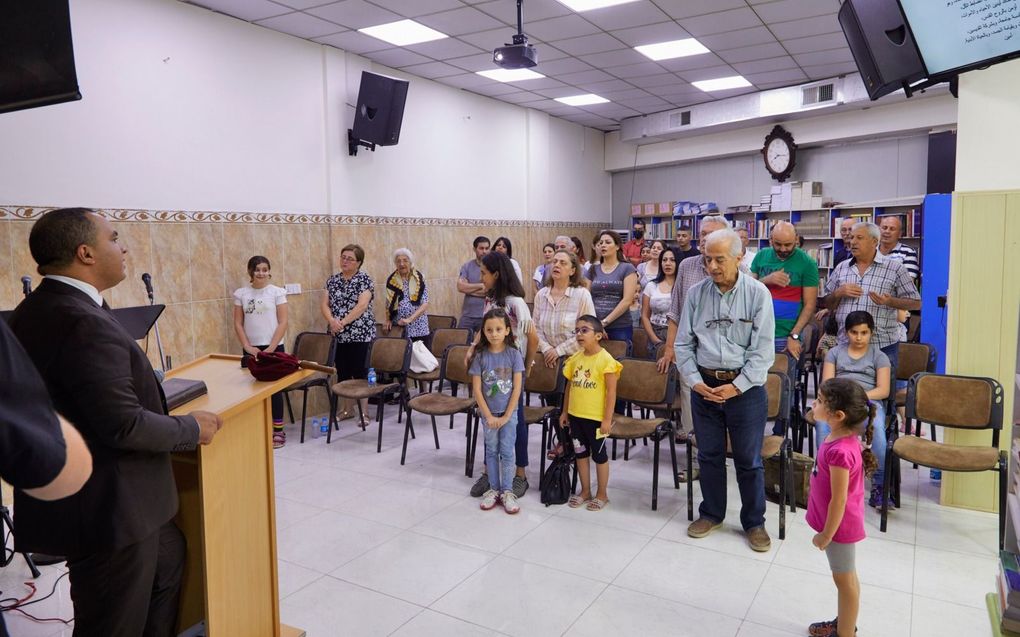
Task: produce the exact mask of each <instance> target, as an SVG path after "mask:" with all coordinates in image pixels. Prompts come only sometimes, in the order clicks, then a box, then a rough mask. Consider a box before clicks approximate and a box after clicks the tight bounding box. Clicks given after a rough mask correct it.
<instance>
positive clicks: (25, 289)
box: [21, 276, 32, 296]
mask: <svg viewBox="0 0 1020 637" xmlns="http://www.w3.org/2000/svg"><path fill="white" fill-rule="evenodd" d="M31 291H32V277H30V276H23V277H21V293H22V294H24V295H25V296H28V294H29V292H31Z"/></svg>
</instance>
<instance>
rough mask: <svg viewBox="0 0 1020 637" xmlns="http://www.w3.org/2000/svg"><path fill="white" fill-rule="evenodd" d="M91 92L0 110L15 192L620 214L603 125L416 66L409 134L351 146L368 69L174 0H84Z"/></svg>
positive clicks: (83, 49)
mask: <svg viewBox="0 0 1020 637" xmlns="http://www.w3.org/2000/svg"><path fill="white" fill-rule="evenodd" d="M71 19H72V29H73V35H74V45H75V58H76V63H77V69H78V80H79V84H80V86H81V90H82V94H83V96H84V97H83V99H82V101H80V102H73V103H70V104H63V105H59V106H51V107H46V108H41V109H35V110H31V111H24V112H20V113H13V114H6V115H3V116H2V117H0V140H2V142H3V148H4V152H3V153H2V154H0V203H2V204H20V205H34V206H50V205H54V206H62V205H87V206H95V207H104V208H145V209H172V210H176V209H179V210H230V211H238V210H243V211H252V212H294V213H323V212H330V213H333V214H371V215H385V216H408V215H415V216H430V217H446V218H452V217H471V218H499V219H530V220H565V221H602V220H608V219H609V211H610V187H611V180H610V178H609V175H608V174H607V173H606V172H605V171H604V168H603V166H604V152H603V151H604V149H603V139H604V136H603V135H602V134H601V133H599V132H598V131H594V130H591V129H584V128H583V127H580V126H577V125H575V124H570V123H568V122H566V121H564V120H556V119H554V118H550V117H549V116H548V115H546V114H544V113H539V112H535V111H531V110H528V109H523V108H521V107H518V106H514V105H511V104H506V103H503V102H498V101H496V100H493V99H489V98H486V97H481V96H478V95H474V94H471V93H467V92H464V91H460V90H457V89H454V88H451V87H447V86H444V85H441V84H438V83H435V82H431V81H428V80H424V79H420V78H411V79H412V83H411V88H410V91H409V94H408V99H407V105H406V109H405V113H404V121H403V127H402V131H401V138H400V143H399V144H398V145H397V146H393V147H386V148H380V149H378V150H377V151H376V152H375V153H371V152H368V151H366V150H362V151H361V152H359V154H358V156H357V157H348V156H347V143H346V130H347V128H349V127H350V125H351V121H352V119H353V108H352V107H350V106H347V105H346V104H353V103H355V101H356V97H357V91H358V83H359V77H360V72H361V70H374V71H376V72H381V73H384V74H390V75H397V72H395V71H392V70H389V69H385V68H383V67H379V66H377V65H374V64H372V63H371V62H370V61H368V60H366V59H364V58H361V57H358V56H355V55H351V54H347V53H345V52H343V51H339V50H337V49H333V48H330V47H323V46H320V45H318V44H315V43H312V42H307V41H304V40H300V39H297V38H294V37H291V36H287V35H283V34H280V33H275V32H273V31H269V30H267V29H263V28H261V27H257V26H254V25H251V24H247V23H244V22H242V21H239V20H235V19H233V18H229V17H227V16H223V15H220V14H215V13H212V12H210V11H207V10H205V9H202V8H199V7H195V6H192V5H187V4H184V3H181V2H177V1H176V0H71Z"/></svg>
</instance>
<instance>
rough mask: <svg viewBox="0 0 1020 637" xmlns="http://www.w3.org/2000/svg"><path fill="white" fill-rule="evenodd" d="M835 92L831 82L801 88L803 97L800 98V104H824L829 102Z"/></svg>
mask: <svg viewBox="0 0 1020 637" xmlns="http://www.w3.org/2000/svg"><path fill="white" fill-rule="evenodd" d="M834 94H835V92H834V90H833V84H832V83H831V82H829V83H827V84H816V85H815V86H809V87H807V88H805V89H803V98H802V99H801V106H814V105H815V104H824V103H826V102H831V101H832V99H833V96H834Z"/></svg>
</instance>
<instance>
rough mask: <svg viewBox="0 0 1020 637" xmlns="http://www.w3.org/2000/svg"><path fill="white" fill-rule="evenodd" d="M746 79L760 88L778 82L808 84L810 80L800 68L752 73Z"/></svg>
mask: <svg viewBox="0 0 1020 637" xmlns="http://www.w3.org/2000/svg"><path fill="white" fill-rule="evenodd" d="M744 78H745V79H746V80H747V81H748V82H750V83H751V84H754V85H755V86H758V87H761V86H763V85H765V84H775V83H776V82H785V83H787V84H791V83H795V82H806V81H807V79H808V77H807V75H804V71H802V70H800V69H799V68H797V69H783V70H781V71H765V72H764V73H750V74H748V75H745V76H744Z"/></svg>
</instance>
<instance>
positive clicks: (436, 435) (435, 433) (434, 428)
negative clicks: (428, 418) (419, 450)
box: [432, 416, 439, 449]
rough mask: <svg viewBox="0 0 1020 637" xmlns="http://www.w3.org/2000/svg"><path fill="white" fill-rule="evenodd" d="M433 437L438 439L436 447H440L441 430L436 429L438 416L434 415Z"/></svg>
mask: <svg viewBox="0 0 1020 637" xmlns="http://www.w3.org/2000/svg"><path fill="white" fill-rule="evenodd" d="M432 437H433V438H435V439H436V449H438V448H439V430H438V429H436V417H435V416H432Z"/></svg>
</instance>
